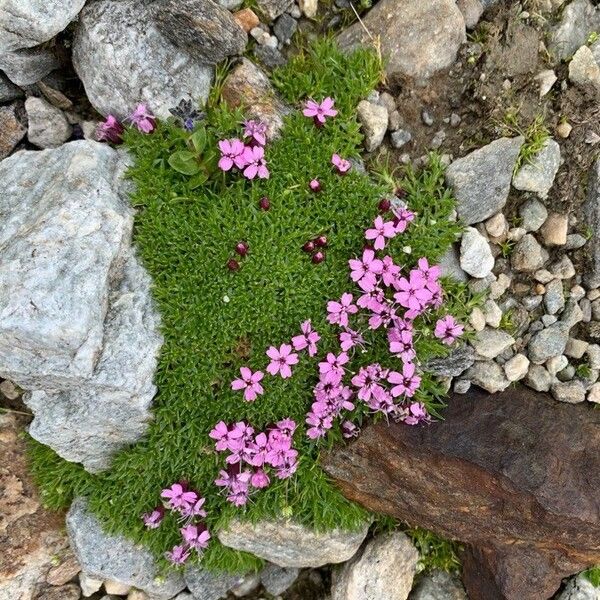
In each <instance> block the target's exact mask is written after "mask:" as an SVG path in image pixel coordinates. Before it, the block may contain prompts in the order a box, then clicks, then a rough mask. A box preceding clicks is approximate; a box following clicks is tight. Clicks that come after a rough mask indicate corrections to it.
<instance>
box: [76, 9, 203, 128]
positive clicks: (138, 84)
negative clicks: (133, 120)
mask: <svg viewBox="0 0 600 600" xmlns="http://www.w3.org/2000/svg"><path fill="white" fill-rule="evenodd" d="M144 56H145V57H149V58H148V60H140V57H144ZM73 65H74V67H75V70H76V71H77V74H78V75H79V77H80V78H81V80H82V82H83V84H84V86H85V90H86V92H87V96H88V98H89V100H90V102H91V103H92V105H93V106H94V108H95V109H96V110H97V111H98V112H100V113H101V114H103V115H107V114H108V113H113V114H115V115H116V116H117V117H119V118H122V117H125V116H126V115H128V114H129V113H130V112H131V111H132V110H133V109H134V108H135V106H136V105H137V104H138V103H139V102H146V103H147V104H148V106H149V107H150V109H151V110H152V111H154V113H155V114H156V115H157V116H159V117H167V116H169V114H170V113H169V108H170V107H173V106H175V105H177V104H178V102H179V101H180V100H181V99H182V98H187V99H192V100H193V101H194V102H197V101H202V102H204V101H205V100H206V98H207V97H208V92H209V90H210V85H211V80H212V74H213V70H212V68H211V67H209V66H207V65H205V64H202V63H201V62H199V61H198V60H196V59H195V58H193V57H192V55H191V54H189V53H188V52H186V51H185V50H181V49H179V48H177V47H176V46H175V45H173V44H172V43H171V42H170V41H169V40H167V39H166V38H165V37H164V36H163V35H162V34H161V33H160V32H159V31H158V29H157V28H156V26H155V25H154V24H153V22H152V8H151V6H146V5H145V4H144V3H141V4H140V3H139V2H135V1H134V0H99V1H97V2H93V3H89V4H88V5H87V6H86V7H85V9H84V10H83V11H82V13H81V17H80V21H79V25H78V27H77V30H76V34H75V39H74V41H73Z"/></svg>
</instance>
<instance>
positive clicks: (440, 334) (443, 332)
mask: <svg viewBox="0 0 600 600" xmlns="http://www.w3.org/2000/svg"><path fill="white" fill-rule="evenodd" d="M464 330H465V328H464V327H463V326H462V325H460V324H459V323H457V322H456V321H455V319H454V317H453V316H452V315H446V316H445V317H443V318H442V319H439V320H438V322H437V323H436V324H435V331H434V332H433V334H434V335H435V337H436V338H439V339H440V340H442V342H444V344H446V345H448V346H450V345H451V344H453V343H454V342H455V341H456V339H457V338H459V337H460V336H461V335H462V334H463V332H464Z"/></svg>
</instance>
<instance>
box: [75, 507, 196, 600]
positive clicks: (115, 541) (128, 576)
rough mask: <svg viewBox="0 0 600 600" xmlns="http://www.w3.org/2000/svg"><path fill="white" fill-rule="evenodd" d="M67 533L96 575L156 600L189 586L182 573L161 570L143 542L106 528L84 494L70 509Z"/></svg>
mask: <svg viewBox="0 0 600 600" xmlns="http://www.w3.org/2000/svg"><path fill="white" fill-rule="evenodd" d="M67 533H68V534H69V541H70V542H71V548H73V552H75V555H76V557H77V561H78V562H79V564H80V565H81V568H82V570H83V571H84V572H85V573H86V574H87V575H89V576H91V577H94V578H95V579H100V580H104V581H105V580H107V579H108V580H111V581H117V582H119V583H123V584H125V585H129V586H133V587H136V588H138V589H139V590H143V591H144V592H146V593H147V594H148V595H149V596H151V597H152V598H154V599H156V600H168V599H169V598H172V597H173V596H175V594H177V593H178V592H180V591H181V590H182V589H183V588H184V587H185V582H184V580H183V577H182V575H181V573H179V572H177V571H174V570H172V569H171V570H169V571H166V572H163V571H159V568H158V565H157V564H156V561H155V560H154V557H153V556H152V554H150V552H149V551H148V550H146V549H145V548H144V547H143V546H139V545H136V544H134V543H133V542H131V541H130V540H128V539H126V538H124V537H122V536H120V535H109V534H107V533H106V532H104V530H103V529H102V525H101V524H100V522H99V521H98V519H97V518H96V516H95V515H93V514H92V513H91V512H90V510H89V508H88V506H87V501H86V500H85V499H84V498H76V499H75V500H74V501H73V504H72V505H71V508H70V509H69V512H68V514H67ZM159 575H160V577H159Z"/></svg>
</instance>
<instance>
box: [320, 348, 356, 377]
mask: <svg viewBox="0 0 600 600" xmlns="http://www.w3.org/2000/svg"><path fill="white" fill-rule="evenodd" d="M349 360H350V359H349V358H348V355H347V354H346V353H345V352H341V353H340V354H339V355H338V356H336V355H335V354H333V352H329V353H328V354H327V358H326V359H325V360H324V361H323V362H320V363H319V372H320V373H321V379H322V381H323V382H324V383H333V384H335V385H337V384H338V383H340V381H342V378H343V377H344V365H345V364H346V363H347V362H348V361H349Z"/></svg>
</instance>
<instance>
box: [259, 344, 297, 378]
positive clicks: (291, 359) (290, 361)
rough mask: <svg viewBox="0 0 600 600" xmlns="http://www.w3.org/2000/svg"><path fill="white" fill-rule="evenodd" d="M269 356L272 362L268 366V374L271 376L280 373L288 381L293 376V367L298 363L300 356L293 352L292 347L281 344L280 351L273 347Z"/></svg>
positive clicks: (269, 350)
mask: <svg viewBox="0 0 600 600" xmlns="http://www.w3.org/2000/svg"><path fill="white" fill-rule="evenodd" d="M267 356H268V357H269V358H270V359H271V362H270V363H269V364H268V366H267V372H268V373H270V374H271V375H277V373H279V374H280V375H281V377H283V379H288V378H289V377H291V376H292V369H291V367H292V365H295V364H297V363H298V355H297V354H296V353H295V352H292V347H291V346H290V345H289V344H281V346H279V350H278V349H277V348H275V346H271V347H270V348H269V349H268V350H267Z"/></svg>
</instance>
